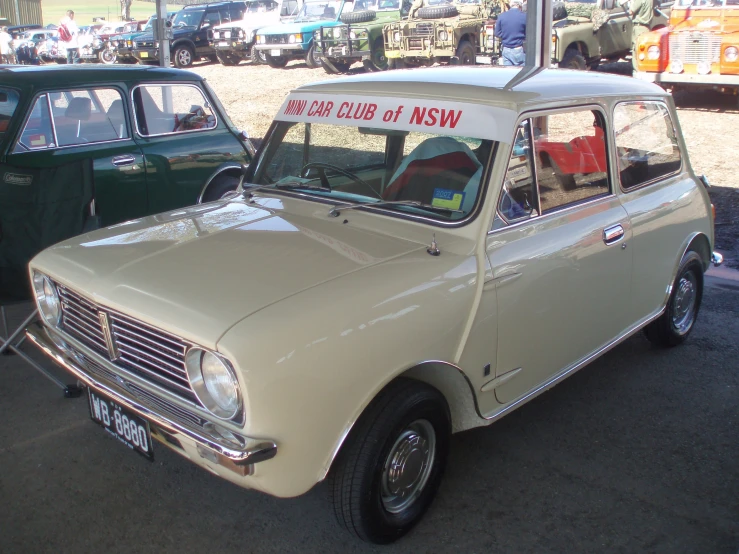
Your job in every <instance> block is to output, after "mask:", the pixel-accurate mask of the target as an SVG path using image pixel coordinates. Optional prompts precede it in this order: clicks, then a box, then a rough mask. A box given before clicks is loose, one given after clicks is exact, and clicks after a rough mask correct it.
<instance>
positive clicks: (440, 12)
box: [416, 5, 459, 19]
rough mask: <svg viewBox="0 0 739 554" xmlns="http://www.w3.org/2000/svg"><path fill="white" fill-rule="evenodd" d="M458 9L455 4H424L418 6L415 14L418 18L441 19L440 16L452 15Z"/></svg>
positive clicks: (456, 13) (456, 12)
mask: <svg viewBox="0 0 739 554" xmlns="http://www.w3.org/2000/svg"><path fill="white" fill-rule="evenodd" d="M458 14H459V11H458V10H457V8H456V7H455V6H450V5H444V6H426V7H425V8H420V9H419V10H418V12H416V15H417V16H418V18H419V19H441V18H442V17H454V16H455V15H458Z"/></svg>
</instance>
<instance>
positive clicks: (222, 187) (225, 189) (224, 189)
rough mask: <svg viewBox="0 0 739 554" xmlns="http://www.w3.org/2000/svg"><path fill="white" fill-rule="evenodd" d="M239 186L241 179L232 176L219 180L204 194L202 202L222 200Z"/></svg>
mask: <svg viewBox="0 0 739 554" xmlns="http://www.w3.org/2000/svg"><path fill="white" fill-rule="evenodd" d="M238 186H239V178H238V177H233V176H230V175H227V176H224V177H221V178H219V179H218V180H217V181H216V182H215V183H211V184H210V186H209V187H208V188H207V189H206V190H205V193H203V198H202V200H201V202H202V203H203V204H204V203H206V202H212V201H214V200H220V199H221V198H225V197H227V196H229V195H231V194H233V192H234V191H235V190H236V188H237V187H238Z"/></svg>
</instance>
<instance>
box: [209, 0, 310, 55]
mask: <svg viewBox="0 0 739 554" xmlns="http://www.w3.org/2000/svg"><path fill="white" fill-rule="evenodd" d="M301 3H302V2H301V1H299V0H280V1H279V2H277V1H275V0H247V2H246V11H245V12H244V19H242V20H241V21H232V22H230V23H223V24H221V25H219V26H218V27H216V28H215V29H213V32H212V34H211V36H210V38H209V40H210V43H211V44H210V45H211V47H213V49H214V50H215V51H216V55H217V56H218V61H219V62H221V65H238V64H239V62H240V61H241V60H251V61H252V62H254V63H267V59H266V57H265V56H264V52H262V53H261V55H260V54H259V52H258V51H257V50H256V49H254V48H252V47H253V46H254V43H255V37H256V34H257V31H258V30H259V29H260V28H262V27H268V26H271V25H276V24H278V23H289V22H292V21H294V20H295V17H296V16H297V14H298V10H299V8H300V5H301Z"/></svg>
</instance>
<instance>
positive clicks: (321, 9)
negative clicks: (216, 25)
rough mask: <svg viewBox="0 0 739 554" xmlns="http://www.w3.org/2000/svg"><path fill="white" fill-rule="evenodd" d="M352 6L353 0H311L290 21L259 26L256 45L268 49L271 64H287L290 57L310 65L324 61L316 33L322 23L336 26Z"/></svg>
mask: <svg viewBox="0 0 739 554" xmlns="http://www.w3.org/2000/svg"><path fill="white" fill-rule="evenodd" d="M351 9H352V2H351V0H307V1H306V2H305V3H304V4H303V6H302V7H301V8H300V12H298V16H297V17H296V18H295V21H294V22H293V23H290V24H284V25H273V26H271V27H265V28H263V29H259V32H258V33H257V38H256V44H255V45H254V48H256V49H257V52H264V57H265V59H266V61H267V64H269V66H270V67H275V68H280V67H285V66H286V65H287V62H289V61H290V60H299V59H304V60H305V64H306V65H307V66H308V67H309V68H316V67H319V66H320V65H321V57H320V55H319V53H318V46H317V45H316V42H315V40H314V33H315V32H316V30H317V29H319V28H321V27H325V28H328V27H335V26H337V25H339V24H340V23H341V21H340V19H339V17H340V16H341V14H342V13H343V11H344V10H347V11H350V10H351Z"/></svg>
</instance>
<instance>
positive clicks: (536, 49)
mask: <svg viewBox="0 0 739 554" xmlns="http://www.w3.org/2000/svg"><path fill="white" fill-rule="evenodd" d="M551 61H552V0H528V2H527V7H526V62H525V65H526V66H527V67H549V66H550V64H551Z"/></svg>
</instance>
